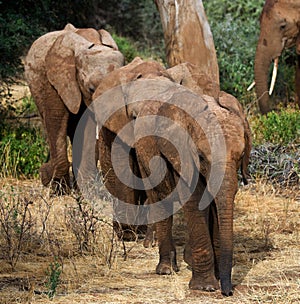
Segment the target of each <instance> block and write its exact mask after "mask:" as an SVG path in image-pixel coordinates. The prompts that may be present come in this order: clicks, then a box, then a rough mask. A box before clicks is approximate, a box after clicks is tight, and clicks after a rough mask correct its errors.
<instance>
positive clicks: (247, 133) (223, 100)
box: [218, 91, 252, 185]
mask: <svg viewBox="0 0 300 304" xmlns="http://www.w3.org/2000/svg"><path fill="white" fill-rule="evenodd" d="M218 102H219V104H220V105H221V106H222V107H224V108H226V109H228V110H229V111H231V112H234V113H235V114H236V115H237V116H238V117H239V118H240V119H241V120H242V122H243V125H244V140H245V149H244V155H243V158H242V163H241V173H242V178H243V183H244V185H247V184H248V178H249V173H248V165H249V159H250V153H251V147H252V138H251V130H250V126H249V123H248V120H247V118H246V115H245V113H244V110H243V107H242V105H241V104H240V103H239V101H238V100H237V99H236V98H235V97H234V96H232V95H230V94H228V93H226V92H223V91H222V92H221V93H220V97H219V100H218Z"/></svg>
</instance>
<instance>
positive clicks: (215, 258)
mask: <svg viewBox="0 0 300 304" xmlns="http://www.w3.org/2000/svg"><path fill="white" fill-rule="evenodd" d="M181 68H182V67H180V68H179V69H178V70H180V69H181ZM183 70H184V71H185V72H184V73H183V76H182V77H179V76H178V77H176V78H177V79H179V82H182V83H186V84H187V85H191V86H193V85H194V83H195V81H194V80H193V81H190V79H191V78H190V77H186V75H188V74H189V73H187V74H186V75H184V74H185V73H186V71H187V70H186V69H185V68H184V67H183ZM171 72H172V71H171ZM192 78H193V77H192ZM196 80H197V79H196ZM177 81H178V80H177ZM196 82H197V81H196ZM202 83H207V82H206V81H204V82H202ZM98 88H99V89H98ZM98 88H97V89H96V91H95V93H94V96H93V104H94V111H95V116H96V121H97V123H98V124H99V126H100V132H99V139H100V142H99V151H100V152H99V154H100V164H101V168H102V169H103V170H104V171H103V175H104V181H105V185H106V187H107V189H108V190H109V191H110V192H111V193H112V194H113V195H114V196H115V197H116V198H118V199H119V200H121V201H123V202H125V203H128V204H121V205H120V206H119V207H120V209H119V211H121V212H119V213H118V210H117V215H116V218H117V219H118V220H119V221H120V222H121V223H125V224H130V225H131V224H133V225H140V224H150V230H152V229H153V228H154V229H155V231H156V235H157V239H158V245H159V254H160V260H159V263H158V265H157V267H156V272H157V273H158V274H170V273H171V271H172V269H173V270H175V271H178V267H177V263H176V250H175V246H174V245H173V241H172V221H173V219H172V214H173V212H175V211H176V209H177V210H178V208H181V206H182V205H183V209H184V213H185V218H186V221H187V226H188V232H189V240H188V244H187V248H186V251H185V260H186V261H187V262H188V263H189V264H190V265H191V268H192V272H193V274H192V279H191V281H190V284H189V286H190V288H191V289H201V290H208V291H212V290H215V289H217V288H218V281H217V279H219V278H220V281H221V290H222V293H223V294H225V295H231V294H232V284H231V269H232V255H233V204H234V198H235V194H236V191H237V189H238V175H237V171H238V169H239V168H240V167H241V169H242V170H241V171H242V176H243V181H244V183H246V182H247V166H248V162H249V157H250V150H251V135H250V129H249V125H248V122H247V119H246V117H245V115H244V113H243V109H242V107H241V105H240V104H239V102H238V100H237V99H235V98H234V97H233V96H232V95H229V94H227V93H225V92H219V95H218V97H217V98H214V97H212V96H208V95H199V94H198V93H195V92H193V91H192V90H190V89H188V88H187V87H185V86H183V85H181V84H179V83H176V81H175V80H174V78H173V77H171V73H168V70H166V69H164V68H162V67H161V66H160V65H159V64H157V63H153V62H140V61H139V60H136V61H135V62H134V63H133V64H132V66H131V67H130V66H124V67H122V68H120V69H118V70H115V71H114V72H112V73H111V74H109V75H107V76H106V79H104V80H103V81H102V83H101V84H100V86H99V87H98ZM201 90H202V89H201ZM201 90H200V91H201ZM195 91H197V90H195ZM107 99H109V100H111V103H107V102H106V100H107ZM190 116H192V117H190ZM162 117H163V118H165V119H166V121H167V123H165V121H164V119H162V121H161V118H162ZM199 123H200V125H199ZM202 124H203V126H205V128H204V129H205V132H204V131H203V129H202V127H201V126H202ZM178 126H179V128H178ZM182 130H185V131H183V132H184V134H187V135H185V136H183V137H181V133H182ZM166 138H167V139H168V140H166ZM211 145H212V146H213V149H212V148H211ZM176 148H178V149H179V151H177V150H176ZM126 155H127V159H125V156H126ZM179 156H182V157H183V160H184V162H183V164H181V163H180V160H181V159H180V157H179ZM157 157H159V160H157ZM161 160H163V161H161ZM183 171H184V172H183ZM211 175H212V177H211ZM222 177H223V178H222ZM179 181H180V183H179ZM178 185H179V186H178ZM141 192H142V193H143V194H142V197H143V199H142V200H141V199H140V200H139V201H137V196H138V195H137V194H138V193H141ZM202 198H203V201H204V202H202ZM160 201H162V202H164V203H166V204H161V203H159V202H160ZM178 202H179V203H178ZM199 202H200V203H201V205H199ZM138 204H139V205H138ZM142 204H144V208H140V207H143V205H142ZM136 205H138V207H139V208H135V207H136ZM131 206H132V208H131ZM200 207H201V208H200ZM199 208H200V209H199ZM153 226H154V227H153ZM147 241H148V242H149V239H148V240H147Z"/></svg>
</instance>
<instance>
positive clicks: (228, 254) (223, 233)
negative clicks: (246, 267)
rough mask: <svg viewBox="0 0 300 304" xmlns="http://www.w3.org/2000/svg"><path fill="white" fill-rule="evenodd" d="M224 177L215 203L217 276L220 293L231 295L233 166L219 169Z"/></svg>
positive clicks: (234, 179)
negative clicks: (217, 237) (217, 231)
mask: <svg viewBox="0 0 300 304" xmlns="http://www.w3.org/2000/svg"><path fill="white" fill-rule="evenodd" d="M224 168H225V175H224V177H223V181H222V184H221V187H220V190H219V191H218V193H217V195H216V197H215V202H216V206H217V214H218V221H219V228H220V229H219V230H220V235H219V237H220V256H219V257H218V258H217V260H218V261H219V274H220V282H221V291H222V293H223V294H224V295H226V296H229V295H232V283H231V270H232V258H233V205H234V198H235V194H236V192H237V189H238V181H237V172H236V166H235V164H230V165H228V164H226V165H224V166H223V168H221V170H224Z"/></svg>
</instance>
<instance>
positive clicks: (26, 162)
mask: <svg viewBox="0 0 300 304" xmlns="http://www.w3.org/2000/svg"><path fill="white" fill-rule="evenodd" d="M47 147H48V146H47V144H46V141H45V139H44V137H43V135H42V132H41V130H40V129H38V128H35V127H32V126H30V125H26V124H24V125H21V124H19V123H18V124H15V125H9V124H4V125H3V126H2V128H1V130H0V167H1V168H2V170H1V172H0V175H2V177H5V176H13V177H24V176H25V177H29V178H32V177H36V176H37V175H38V171H39V169H40V167H41V165H42V164H43V163H44V162H45V161H46V159H47V156H48V148H47Z"/></svg>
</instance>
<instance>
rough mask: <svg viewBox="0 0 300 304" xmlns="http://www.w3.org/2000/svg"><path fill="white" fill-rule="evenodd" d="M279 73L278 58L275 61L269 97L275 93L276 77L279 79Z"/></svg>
mask: <svg viewBox="0 0 300 304" xmlns="http://www.w3.org/2000/svg"><path fill="white" fill-rule="evenodd" d="M277 71H278V57H277V58H275V60H274V66H273V74H272V80H271V85H270V90H269V95H272V93H273V90H274V86H275V81H276V77H277Z"/></svg>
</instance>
